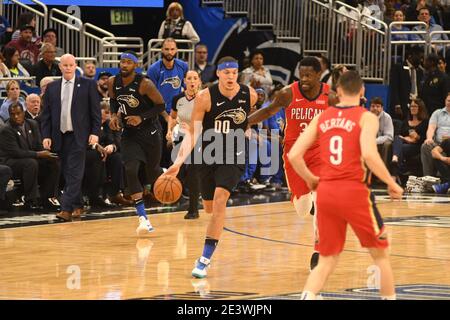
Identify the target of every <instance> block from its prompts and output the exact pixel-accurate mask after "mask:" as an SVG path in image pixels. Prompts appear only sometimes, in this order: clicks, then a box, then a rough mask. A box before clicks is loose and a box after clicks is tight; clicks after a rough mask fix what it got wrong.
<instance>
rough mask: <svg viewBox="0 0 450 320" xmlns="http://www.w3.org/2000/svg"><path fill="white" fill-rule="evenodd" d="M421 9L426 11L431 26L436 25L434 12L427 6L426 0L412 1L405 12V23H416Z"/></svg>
mask: <svg viewBox="0 0 450 320" xmlns="http://www.w3.org/2000/svg"><path fill="white" fill-rule="evenodd" d="M421 9H427V10H428V12H429V16H430V22H431V24H436V19H435V18H434V16H435V15H436V10H435V9H434V8H433V7H432V6H429V5H428V4H427V0H417V1H416V0H412V1H411V4H410V5H409V7H408V8H407V9H406V12H405V17H406V21H417V17H418V16H420V10H421Z"/></svg>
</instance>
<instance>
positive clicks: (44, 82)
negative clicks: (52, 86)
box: [39, 77, 54, 99]
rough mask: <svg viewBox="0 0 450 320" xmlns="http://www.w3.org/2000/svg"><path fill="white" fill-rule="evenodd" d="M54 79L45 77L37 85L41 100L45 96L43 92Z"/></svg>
mask: <svg viewBox="0 0 450 320" xmlns="http://www.w3.org/2000/svg"><path fill="white" fill-rule="evenodd" d="M53 80H54V78H53V77H45V78H43V79H42V80H41V82H40V83H39V87H40V88H41V94H40V97H41V99H42V97H43V96H44V94H45V90H47V86H48V84H49V83H50V82H53Z"/></svg>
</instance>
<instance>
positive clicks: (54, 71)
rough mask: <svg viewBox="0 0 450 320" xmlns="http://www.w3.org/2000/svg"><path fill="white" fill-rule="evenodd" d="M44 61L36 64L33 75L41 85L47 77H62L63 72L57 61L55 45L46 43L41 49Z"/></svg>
mask: <svg viewBox="0 0 450 320" xmlns="http://www.w3.org/2000/svg"><path fill="white" fill-rule="evenodd" d="M41 56H42V59H41V60H39V62H38V63H36V64H35V65H34V66H33V68H32V71H31V75H33V76H35V77H36V83H40V82H41V80H42V79H43V78H45V77H60V76H61V70H60V69H59V66H58V62H57V61H56V59H55V58H56V48H55V46H54V45H53V44H51V43H47V42H44V43H43V45H42V47H41Z"/></svg>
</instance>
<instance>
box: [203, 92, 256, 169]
mask: <svg viewBox="0 0 450 320" xmlns="http://www.w3.org/2000/svg"><path fill="white" fill-rule="evenodd" d="M209 93H210V95H211V110H210V111H209V112H206V113H205V116H204V118H203V136H202V138H203V142H202V147H203V159H204V162H205V163H207V164H212V163H226V164H237V163H239V164H241V162H242V160H243V163H245V130H246V129H247V125H248V120H247V117H248V115H249V113H250V89H249V87H248V86H246V85H240V90H239V91H238V93H237V94H236V96H235V97H234V98H233V99H231V100H230V99H228V98H227V97H225V96H223V95H222V94H221V93H220V90H219V85H218V84H216V85H213V86H212V87H210V88H209ZM212 137H214V138H212ZM218 146H219V147H220V149H218V148H217V147H218ZM213 149H215V150H213ZM218 152H222V154H219V153H218ZM209 154H212V156H213V157H214V160H215V161H214V162H211V161H208V159H207V157H208V155H209ZM221 161H223V162H221ZM236 161H237V162H236Z"/></svg>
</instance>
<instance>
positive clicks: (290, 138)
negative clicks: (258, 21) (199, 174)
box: [248, 57, 330, 270]
mask: <svg viewBox="0 0 450 320" xmlns="http://www.w3.org/2000/svg"><path fill="white" fill-rule="evenodd" d="M299 74H300V77H299V79H300V80H299V81H298V82H294V83H292V84H291V85H289V86H287V87H285V88H283V89H282V90H281V91H280V93H279V94H278V96H277V97H276V99H275V100H274V101H273V102H272V103H271V104H270V105H269V106H268V107H267V108H263V109H260V110H258V111H257V112H255V113H253V114H251V115H250V117H249V118H248V121H249V123H250V124H255V123H259V122H261V121H262V120H265V119H267V118H270V117H271V116H273V115H275V114H276V113H277V112H278V111H279V110H280V109H281V108H284V109H285V113H286V127H285V134H284V137H285V138H284V148H283V149H284V151H283V160H284V170H285V173H286V180H287V183H288V187H289V190H290V192H291V194H292V197H291V200H292V202H293V204H294V207H295V210H296V211H297V213H298V214H299V215H300V216H305V215H307V214H309V213H310V211H311V208H312V204H313V197H312V194H311V190H310V189H309V188H308V186H307V185H306V183H305V181H303V179H302V178H300V177H299V175H298V174H297V173H296V172H295V170H294V168H292V166H291V164H290V162H289V159H288V157H287V155H288V153H289V151H290V150H291V148H292V146H293V145H294V143H295V140H297V138H298V137H299V136H300V135H301V134H302V133H303V131H304V130H305V129H306V128H307V127H308V125H309V123H310V122H311V120H312V119H313V118H314V117H315V116H317V115H318V114H320V113H321V112H323V111H324V110H325V109H327V108H328V92H329V90H330V88H329V86H328V85H327V84H325V83H321V82H320V75H321V67H320V62H319V60H318V59H317V58H316V57H306V58H304V59H302V60H301V61H300V66H299ZM305 160H306V162H307V163H308V166H309V167H310V168H311V170H312V171H313V172H314V173H315V174H318V173H319V164H320V162H319V145H318V144H314V145H312V146H311V148H310V149H309V150H308V152H307V153H306V155H305ZM317 259H318V254H317V253H315V254H313V256H312V258H311V270H312V269H313V268H314V267H315V265H316V264H317Z"/></svg>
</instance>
